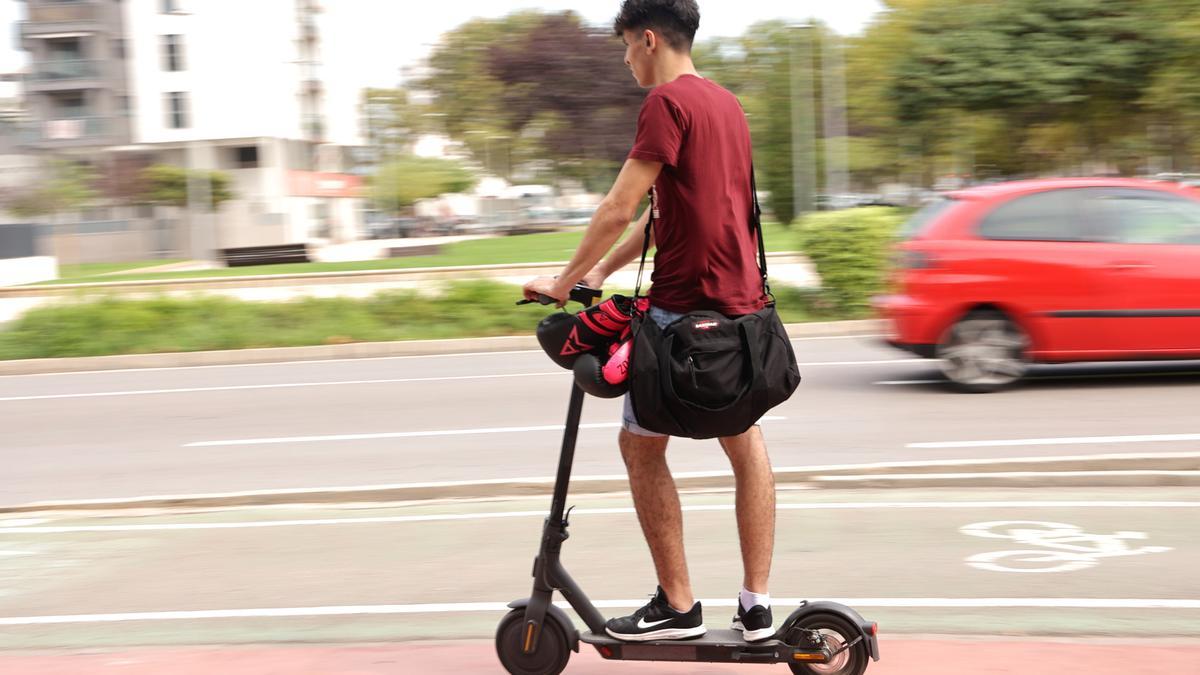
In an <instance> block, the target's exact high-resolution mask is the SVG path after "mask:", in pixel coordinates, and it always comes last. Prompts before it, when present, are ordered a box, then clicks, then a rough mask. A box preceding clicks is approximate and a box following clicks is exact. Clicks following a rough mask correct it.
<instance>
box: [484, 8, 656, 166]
mask: <svg viewBox="0 0 1200 675" xmlns="http://www.w3.org/2000/svg"><path fill="white" fill-rule="evenodd" d="M527 35H528V39H521V40H502V41H499V42H497V43H495V44H493V45H492V46H491V47H490V49H489V52H488V64H489V67H490V73H491V75H492V77H494V78H495V80H496V81H497V82H499V83H501V84H502V85H503V92H504V93H503V94H502V96H501V100H500V103H501V104H502V106H503V107H504V109H505V110H506V111H507V112H506V116H505V123H506V125H507V129H506V131H508V132H509V133H510V134H513V135H515V136H518V137H519V136H525V135H527V132H533V134H535V135H536V138H538V139H539V143H538V145H540V146H541V150H542V151H543V152H544V153H545V155H546V158H548V159H551V160H553V161H554V162H556V163H557V167H558V169H559V171H560V173H565V174H567V175H574V176H576V177H578V178H582V179H585V180H588V181H589V182H592V183H593V185H594V186H595V187H606V185H603V184H604V183H609V182H611V179H612V178H613V177H614V176H615V174H616V171H617V170H618V169H619V167H620V165H621V163H622V162H623V161H624V159H625V156H626V155H627V154H628V152H629V148H630V146H631V145H632V143H633V138H634V133H635V131H636V123H637V114H638V110H639V109H640V107H641V104H642V101H643V100H644V99H645V93H644V92H643V91H642V90H640V89H639V88H638V86H637V83H636V82H635V81H634V79H633V78H632V77H631V76H630V74H629V69H628V68H627V67H625V66H624V65H623V64H622V62H621V49H622V48H621V45H620V43H619V42H618V41H617V40H616V38H614V37H613V36H612V34H611V33H610V32H608V31H600V30H597V29H594V28H590V27H588V26H586V25H584V24H583V22H582V20H581V19H580V18H579V16H578V15H576V14H575V13H574V12H564V13H561V14H551V15H546V16H542V17H540V18H539V19H538V20H537V22H536V23H534V24H533V25H532V26H530V27H529V28H528V33H527ZM534 36H536V39H535V37H534ZM548 53H549V54H562V55H567V56H566V58H553V59H547V58H546V54H548Z"/></svg>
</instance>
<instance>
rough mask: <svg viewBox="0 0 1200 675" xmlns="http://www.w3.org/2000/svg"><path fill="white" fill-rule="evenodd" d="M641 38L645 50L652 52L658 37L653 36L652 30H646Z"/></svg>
mask: <svg viewBox="0 0 1200 675" xmlns="http://www.w3.org/2000/svg"><path fill="white" fill-rule="evenodd" d="M642 38H643V39H644V41H645V44H646V49H650V50H653V49H654V47H655V46H657V45H658V36H657V35H655V34H654V31H652V30H649V29H646V30H645V31H643V32H642Z"/></svg>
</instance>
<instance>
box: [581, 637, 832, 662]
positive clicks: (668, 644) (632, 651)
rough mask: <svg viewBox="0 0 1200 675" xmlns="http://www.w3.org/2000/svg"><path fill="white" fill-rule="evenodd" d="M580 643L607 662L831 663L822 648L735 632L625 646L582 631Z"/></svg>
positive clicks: (625, 643)
mask: <svg viewBox="0 0 1200 675" xmlns="http://www.w3.org/2000/svg"><path fill="white" fill-rule="evenodd" d="M579 639H580V640H581V641H582V642H586V643H587V644H590V645H592V646H594V647H595V648H596V651H598V652H600V655H601V656H603V657H604V658H606V659H614V660H623V661H699V662H705V663H828V662H829V661H830V660H831V659H832V656H831V654H830V653H829V652H828V651H827V650H826V649H823V648H814V649H802V648H799V647H795V646H792V645H788V644H785V643H783V642H780V641H779V640H764V641H763V642H755V643H750V642H746V641H745V640H743V639H742V634H741V633H740V632H738V631H734V630H709V631H708V632H707V633H705V634H704V635H702V636H700V637H698V638H693V639H691V640H657V641H650V642H624V641H622V640H617V639H615V638H613V637H611V636H609V635H598V634H596V633H593V632H591V631H583V632H582V633H580V634H579Z"/></svg>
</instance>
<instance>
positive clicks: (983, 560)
mask: <svg viewBox="0 0 1200 675" xmlns="http://www.w3.org/2000/svg"><path fill="white" fill-rule="evenodd" d="M959 531H960V532H962V533H963V534H969V535H971V536H973V537H985V538H989V539H1009V540H1012V541H1015V542H1017V543H1018V544H1021V545H1023V546H1041V547H1042V548H1040V549H1020V550H1014V551H989V552H987V553H978V554H976V555H973V556H971V557H969V558H967V564H968V565H970V566H971V567H974V568H976V569H981V570H987V571H989V572H1024V573H1035V574H1042V573H1048V572H1078V571H1079V570H1085V569H1088V568H1090V567H1095V566H1096V565H1099V564H1100V559H1101V558H1115V557H1119V556H1130V555H1147V554H1150V553H1164V552H1166V551H1170V550H1171V548H1170V547H1169V546H1142V547H1140V548H1132V547H1131V546H1130V545H1129V542H1130V541H1138V540H1143V539H1146V538H1147V535H1146V533H1145V532H1114V533H1112V534H1088V533H1087V532H1084V531H1083V528H1081V527H1079V526H1078V525H1070V524H1068V523H1047V522H1042V521H1040V520H996V521H992V522H987V523H975V524H974V525H967V526H964V527H962V528H960V529H959Z"/></svg>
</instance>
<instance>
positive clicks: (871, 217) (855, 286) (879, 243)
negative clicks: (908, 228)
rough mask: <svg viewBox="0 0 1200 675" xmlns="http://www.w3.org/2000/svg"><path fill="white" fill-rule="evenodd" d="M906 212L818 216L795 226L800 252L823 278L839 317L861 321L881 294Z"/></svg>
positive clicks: (870, 210)
mask: <svg viewBox="0 0 1200 675" xmlns="http://www.w3.org/2000/svg"><path fill="white" fill-rule="evenodd" d="M904 215H905V212H904V211H903V210H901V209H892V208H880V207H872V208H862V209H848V210H845V211H834V212H829V213H817V214H812V215H809V216H806V217H804V218H803V219H801V220H800V221H799V224H798V230H799V233H800V241H799V244H800V250H801V251H803V252H804V253H805V255H807V256H808V258H809V259H810V260H812V262H813V264H814V265H815V266H816V268H817V274H818V275H819V276H820V277H821V285H822V289H823V291H824V297H825V298H826V299H827V301H828V302H829V303H830V304H831V305H832V308H833V309H834V310H835V311H836V312H837V313H838V314H839V315H841V317H842V318H852V317H858V316H865V315H868V314H869V313H870V310H871V296H872V295H876V294H878V293H880V292H881V291H883V290H884V287H885V284H886V279H885V275H886V271H887V257H888V253H889V250H890V246H891V244H892V243H893V242H895V241H896V233H897V232H898V231H899V229H900V225H901V223H902V222H903V220H904Z"/></svg>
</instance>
